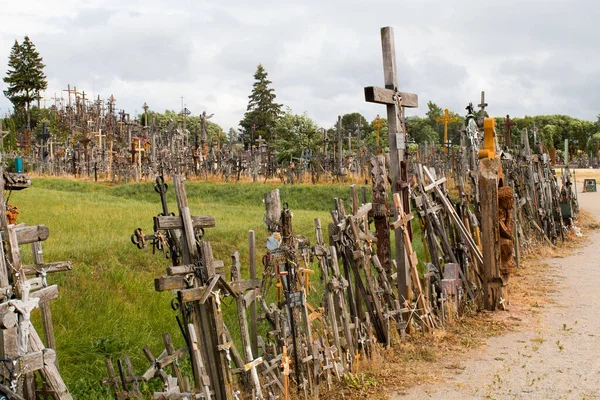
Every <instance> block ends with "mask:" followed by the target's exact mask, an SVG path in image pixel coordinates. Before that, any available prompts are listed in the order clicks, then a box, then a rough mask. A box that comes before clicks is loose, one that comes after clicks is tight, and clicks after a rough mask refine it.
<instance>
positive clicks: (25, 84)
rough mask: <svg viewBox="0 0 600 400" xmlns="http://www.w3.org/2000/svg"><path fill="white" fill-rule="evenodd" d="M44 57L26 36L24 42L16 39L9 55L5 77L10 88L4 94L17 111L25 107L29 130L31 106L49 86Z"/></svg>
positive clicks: (28, 128)
mask: <svg viewBox="0 0 600 400" xmlns="http://www.w3.org/2000/svg"><path fill="white" fill-rule="evenodd" d="M45 66H46V65H44V63H43V58H42V57H41V56H40V53H38V51H37V50H36V49H35V45H34V44H33V43H32V42H31V40H29V37H28V36H25V39H24V40H23V43H22V44H19V42H18V41H16V40H15V44H14V45H13V47H12V49H11V51H10V55H9V57H8V71H7V73H6V76H5V77H4V78H3V80H4V82H5V83H6V84H7V85H8V88H7V89H6V90H5V91H4V95H5V96H6V97H7V98H8V99H9V100H10V101H11V103H13V106H14V108H15V111H17V110H18V109H22V108H25V112H26V114H27V130H30V129H31V121H30V116H29V107H30V105H31V102H33V101H34V100H37V99H39V98H40V92H41V91H42V90H46V89H47V88H48V81H47V78H46V75H45V74H44V67H45Z"/></svg>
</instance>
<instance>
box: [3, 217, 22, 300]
mask: <svg viewBox="0 0 600 400" xmlns="http://www.w3.org/2000/svg"><path fill="white" fill-rule="evenodd" d="M6 230H7V235H8V238H7V240H6V244H7V245H8V247H7V252H8V259H9V261H10V264H11V266H12V268H10V275H11V278H12V282H13V286H14V287H15V289H16V290H15V292H16V293H15V294H16V295H17V296H19V295H20V291H21V287H22V285H23V282H24V281H25V276H23V274H21V273H19V272H20V271H21V253H20V252H19V243H18V240H17V233H16V231H15V226H14V225H8V227H7V228H6Z"/></svg>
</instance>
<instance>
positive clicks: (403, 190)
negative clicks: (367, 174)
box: [365, 27, 418, 297]
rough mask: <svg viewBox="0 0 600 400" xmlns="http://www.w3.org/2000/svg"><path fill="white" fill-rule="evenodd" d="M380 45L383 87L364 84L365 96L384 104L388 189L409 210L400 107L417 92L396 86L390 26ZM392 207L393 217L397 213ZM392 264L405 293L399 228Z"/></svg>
mask: <svg viewBox="0 0 600 400" xmlns="http://www.w3.org/2000/svg"><path fill="white" fill-rule="evenodd" d="M381 48H382V53H383V74H384V81H385V82H384V83H385V88H378V87H373V86H369V87H366V88H365V100H366V101H367V102H370V103H378V104H385V105H386V109H387V119H388V139H389V146H390V175H391V180H392V193H400V195H401V197H402V202H403V205H404V209H405V210H406V211H407V212H410V204H409V199H408V183H407V180H408V179H407V177H408V176H407V168H406V161H405V159H404V158H405V157H404V152H405V149H406V132H405V131H404V121H403V120H402V119H403V116H402V108H403V107H408V108H415V107H417V106H418V96H417V95H416V94H413V93H404V92H400V91H399V90H398V72H397V70H396V50H395V48H394V32H393V29H392V28H391V27H385V28H381ZM394 211H395V215H394V216H395V217H396V218H398V214H397V212H396V210H394ZM395 245H396V264H397V267H398V274H397V286H398V292H399V294H401V295H403V296H405V297H406V295H407V294H408V288H409V285H410V283H409V280H408V279H407V270H406V265H405V264H406V262H405V251H404V242H403V239H402V232H400V230H399V229H397V230H396V234H395Z"/></svg>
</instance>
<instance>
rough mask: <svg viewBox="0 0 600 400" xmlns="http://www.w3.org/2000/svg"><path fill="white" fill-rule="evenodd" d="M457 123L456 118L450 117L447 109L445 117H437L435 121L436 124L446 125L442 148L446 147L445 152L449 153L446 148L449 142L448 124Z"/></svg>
mask: <svg viewBox="0 0 600 400" xmlns="http://www.w3.org/2000/svg"><path fill="white" fill-rule="evenodd" d="M456 121H457V119H456V118H454V117H450V114H449V113H448V109H447V108H446V109H445V110H444V116H443V117H437V118H436V119H435V122H443V123H444V143H442V146H443V147H444V151H448V149H447V148H446V146H447V142H448V124H449V123H450V122H456Z"/></svg>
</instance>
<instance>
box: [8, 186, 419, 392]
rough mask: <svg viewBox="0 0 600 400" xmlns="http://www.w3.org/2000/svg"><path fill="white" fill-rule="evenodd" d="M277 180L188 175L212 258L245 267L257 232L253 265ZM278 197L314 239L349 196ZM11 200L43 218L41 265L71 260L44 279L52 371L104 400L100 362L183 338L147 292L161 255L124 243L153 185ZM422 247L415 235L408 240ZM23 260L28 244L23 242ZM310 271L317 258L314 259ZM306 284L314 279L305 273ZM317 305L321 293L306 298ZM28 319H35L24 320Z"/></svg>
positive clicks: (24, 217)
mask: <svg viewBox="0 0 600 400" xmlns="http://www.w3.org/2000/svg"><path fill="white" fill-rule="evenodd" d="M275 187H277V186H274V185H264V184H222V183H207V182H187V183H186V189H187V193H188V198H189V203H190V208H191V211H192V214H193V215H200V214H211V215H214V216H215V219H216V227H215V228H212V229H207V232H206V236H205V239H206V240H209V241H210V242H211V243H212V246H213V249H214V253H215V258H217V259H221V260H223V261H224V262H225V264H226V266H228V265H229V264H230V255H231V252H232V251H233V250H234V249H237V250H239V251H240V255H241V260H242V269H243V271H245V272H247V265H248V245H247V242H248V230H250V229H253V230H254V231H255V232H256V237H257V240H256V242H257V265H258V266H259V268H258V269H259V276H260V273H261V265H262V264H261V263H260V259H261V258H262V255H263V254H264V253H265V248H264V242H265V239H266V236H267V232H266V228H265V226H264V223H263V217H264V206H263V203H262V198H263V194H264V193H265V192H267V191H270V190H272V189H274V188H275ZM280 192H281V198H282V201H285V202H288V203H289V207H290V209H291V210H292V211H293V214H294V221H293V224H294V225H293V226H294V231H295V233H297V234H301V235H305V236H308V237H309V238H310V239H311V243H314V219H315V218H317V217H318V218H321V220H322V222H323V225H324V226H326V224H328V223H329V221H330V215H329V210H330V209H331V208H332V207H333V198H334V197H340V198H344V199H345V204H346V205H349V204H350V201H349V200H348V198H349V193H350V189H349V187H348V186H342V185H337V186H283V187H280ZM168 199H169V207H170V211H176V203H175V198H174V192H173V190H172V188H171V187H170V188H169V192H168ZM9 202H10V204H13V205H16V206H18V207H19V210H20V215H19V219H18V222H25V223H27V224H28V225H35V224H45V225H47V226H48V227H49V228H50V238H49V239H48V240H47V241H46V242H44V244H43V246H44V257H45V261H46V262H52V261H67V260H70V261H72V262H73V271H70V272H66V273H62V274H56V275H53V276H51V277H49V281H50V283H57V284H58V285H59V290H60V296H59V298H58V299H57V300H55V301H54V302H53V303H52V312H53V318H54V326H55V332H56V341H57V347H58V348H57V351H58V357H59V363H60V369H61V373H62V376H63V378H64V379H65V381H66V383H67V385H68V387H69V389H70V390H71V392H72V393H73V395H74V397H75V398H77V399H101V398H107V399H108V398H112V397H111V396H110V394H109V393H108V391H106V390H104V389H102V388H101V387H100V385H99V380H100V379H102V378H104V377H105V376H106V370H105V366H104V359H105V358H106V357H111V358H112V359H113V360H116V359H117V358H119V357H121V356H122V355H123V354H124V353H127V354H129V355H130V356H131V358H132V361H133V363H134V367H135V369H136V372H137V373H139V374H141V373H143V372H144V371H145V368H147V367H148V365H149V363H148V362H147V361H146V359H145V358H144V356H143V353H142V347H143V346H144V345H149V346H150V347H151V349H152V350H153V351H154V353H155V354H159V353H160V351H161V350H162V341H161V334H162V333H163V332H170V333H171V335H172V337H173V338H174V340H175V341H176V344H177V345H181V344H182V338H181V334H180V333H179V330H178V327H177V323H176V321H175V318H174V316H175V312H174V311H172V310H171V307H170V301H171V294H170V293H157V292H155V291H154V278H155V277H158V276H161V275H162V274H164V271H165V267H166V266H168V265H169V260H167V259H165V258H164V257H163V256H162V255H161V254H155V255H152V251H151V250H150V249H146V250H138V249H137V248H136V247H135V246H134V245H132V244H131V242H130V239H129V238H130V235H131V233H132V232H133V230H134V229H135V228H138V227H140V228H142V229H144V231H145V232H146V233H147V234H150V233H152V232H151V231H152V217H153V216H154V215H156V214H157V213H159V212H160V211H161V206H160V198H159V196H158V194H157V193H156V192H155V191H154V189H153V187H152V183H140V184H128V185H118V186H109V185H106V184H101V183H93V182H79V181H71V180H63V179H44V178H39V179H34V181H33V184H32V187H31V188H29V189H27V190H24V191H21V192H13V193H12V195H11V197H10V200H9ZM414 243H415V248H416V250H417V252H419V253H420V252H421V251H422V244H421V241H420V239H419V238H415V240H414ZM22 253H24V257H30V253H31V250H30V247H29V246H23V248H22ZM313 267H314V268H315V269H316V268H317V266H316V265H314V266H313ZM314 281H315V282H317V281H318V278H315V279H314ZM309 300H310V301H311V302H312V303H313V304H319V302H320V295H319V293H314V294H313V295H312V296H311V298H310V299H309ZM225 307H226V311H225V317H226V321H227V320H231V321H232V325H233V320H234V318H235V316H234V312H231V313H228V312H227V311H228V310H229V309H231V311H233V309H235V305H234V304H233V305H227V304H226V305H225ZM33 318H34V319H37V316H34V317H33Z"/></svg>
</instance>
